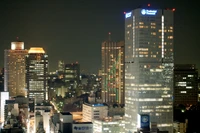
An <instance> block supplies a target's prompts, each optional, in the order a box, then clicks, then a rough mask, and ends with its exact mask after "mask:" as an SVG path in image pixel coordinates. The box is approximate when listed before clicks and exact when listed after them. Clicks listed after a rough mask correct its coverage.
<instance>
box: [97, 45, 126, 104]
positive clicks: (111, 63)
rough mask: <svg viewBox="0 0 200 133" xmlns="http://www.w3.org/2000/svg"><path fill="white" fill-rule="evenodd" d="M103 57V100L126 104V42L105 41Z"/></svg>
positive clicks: (102, 49) (102, 48)
mask: <svg viewBox="0 0 200 133" xmlns="http://www.w3.org/2000/svg"><path fill="white" fill-rule="evenodd" d="M101 58H102V94H101V97H102V100H103V102H106V103H110V104H112V103H119V104H124V42H123V41H121V42H118V43H115V42H111V41H105V42H103V43H102V45H101Z"/></svg>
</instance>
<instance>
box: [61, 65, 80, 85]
mask: <svg viewBox="0 0 200 133" xmlns="http://www.w3.org/2000/svg"><path fill="white" fill-rule="evenodd" d="M64 73H65V75H64V79H65V82H66V83H73V84H74V85H77V84H79V83H80V64H79V63H78V62H76V63H71V64H66V65H65V71H64Z"/></svg>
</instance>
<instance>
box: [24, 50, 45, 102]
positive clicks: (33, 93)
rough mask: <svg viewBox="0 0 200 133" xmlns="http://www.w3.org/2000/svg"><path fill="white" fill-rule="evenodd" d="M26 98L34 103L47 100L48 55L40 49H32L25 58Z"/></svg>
mask: <svg viewBox="0 0 200 133" xmlns="http://www.w3.org/2000/svg"><path fill="white" fill-rule="evenodd" d="M26 85H27V89H28V97H29V98H31V99H32V98H34V99H35V101H36V103H38V102H41V101H43V100H47V99H48V55H47V54H46V53H45V51H44V50H43V48H41V47H32V48H30V50H29V51H28V55H27V56H26Z"/></svg>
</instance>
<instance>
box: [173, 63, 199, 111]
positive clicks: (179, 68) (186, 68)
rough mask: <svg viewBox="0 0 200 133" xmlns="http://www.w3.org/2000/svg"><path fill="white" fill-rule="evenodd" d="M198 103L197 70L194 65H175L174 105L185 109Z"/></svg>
mask: <svg viewBox="0 0 200 133" xmlns="http://www.w3.org/2000/svg"><path fill="white" fill-rule="evenodd" d="M197 102H198V70H197V69H196V66H195V65H194V64H176V65H175V67H174V105H179V104H182V105H185V106H186V107H188V106H191V105H196V104H197Z"/></svg>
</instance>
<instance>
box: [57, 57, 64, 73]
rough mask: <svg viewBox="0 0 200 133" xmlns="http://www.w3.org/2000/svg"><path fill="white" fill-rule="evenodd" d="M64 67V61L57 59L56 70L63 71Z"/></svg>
mask: <svg viewBox="0 0 200 133" xmlns="http://www.w3.org/2000/svg"><path fill="white" fill-rule="evenodd" d="M64 69H65V63H64V61H62V60H59V61H58V72H64Z"/></svg>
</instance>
